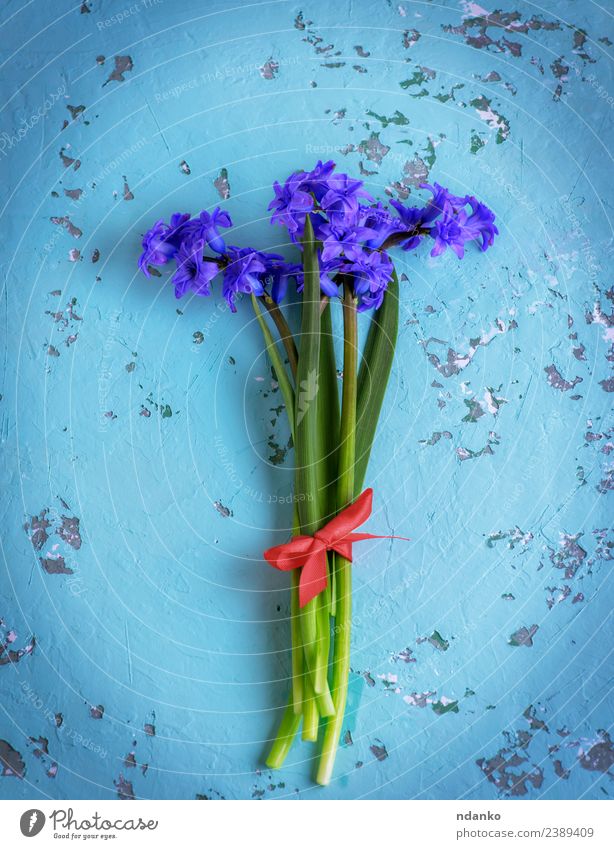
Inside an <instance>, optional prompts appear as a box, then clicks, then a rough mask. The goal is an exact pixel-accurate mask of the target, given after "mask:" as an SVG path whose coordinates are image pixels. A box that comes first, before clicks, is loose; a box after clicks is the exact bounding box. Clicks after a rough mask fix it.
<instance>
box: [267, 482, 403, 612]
mask: <svg viewBox="0 0 614 849" xmlns="http://www.w3.org/2000/svg"><path fill="white" fill-rule="evenodd" d="M372 501H373V490H372V489H365V491H364V492H363V493H362V495H359V496H358V498H357V499H356V501H354V502H352V504H349V505H348V506H347V507H346V508H345V509H344V510H342V511H341V513H339V514H338V515H337V516H335V518H334V519H331V521H330V522H328V524H326V525H324V527H323V528H321V529H320V530H319V531H316V532H315V534H314V535H313V536H306V535H303V534H301V535H300V536H295V537H292V539H291V540H290V542H285V543H283V544H282V545H275V546H273V548H268V549H267V550H266V551H265V552H264V558H265V560H266V561H267V562H268V563H270V564H271V566H274V567H275V569H281V570H282V571H283V572H288V571H290V570H291V569H299V568H301V567H302V571H301V577H300V580H299V588H298V596H299V604H300V606H301V607H304V606H305V605H306V604H307V602H309V601H311V599H312V598H315V597H316V596H317V595H319V593H321V592H322V591H323V590H325V589H326V584H327V568H326V552H327V551H335V552H337V554H340V555H341V557H345V559H346V560H349V561H351V560H352V543H355V542H361V541H362V540H365V539H405V540H406V539H407V537H395V536H388V535H385V536H379V535H377V534H366V533H353V531H354V529H355V528H357V527H359V526H360V525H362V524H363V523H364V522H366V521H367V519H368V518H369V516H370V515H371V504H372Z"/></svg>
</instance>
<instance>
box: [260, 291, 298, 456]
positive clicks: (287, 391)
mask: <svg viewBox="0 0 614 849" xmlns="http://www.w3.org/2000/svg"><path fill="white" fill-rule="evenodd" d="M252 306H253V307H254V312H255V313H256V318H257V319H258V324H259V325H260V329H261V330H262V335H263V336H264V342H265V345H266V351H267V354H268V355H269V357H270V358H271V363H272V364H273V368H274V369H275V376H276V378H277V382H278V383H279V388H280V390H281V394H282V397H283V399H284V404H285V405H286V414H287V416H288V424H289V425H290V433H291V434H292V438H293V439H294V432H295V427H294V392H293V391H292V386H291V384H290V379H289V378H288V375H287V374H286V369H285V368H284V364H283V362H282V359H281V357H280V356H279V351H278V350H277V345H276V344H275V341H274V339H273V336H272V335H271V331H270V330H269V327H268V325H267V323H266V321H265V320H264V316H263V315H262V312H261V311H260V307H259V306H258V300H257V298H256V296H255V295H252Z"/></svg>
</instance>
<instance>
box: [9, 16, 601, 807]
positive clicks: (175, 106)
mask: <svg viewBox="0 0 614 849" xmlns="http://www.w3.org/2000/svg"><path fill="white" fill-rule="evenodd" d="M549 5H550V6H551V7H552V8H551V9H550V10H549V11H548V10H546V11H544V10H542V9H541V8H538V7H537V6H535V5H533V4H531V3H528V2H521V3H518V4H513V5H512V4H506V5H505V6H504V13H502V14H500V15H499V17H496V18H490V19H488V18H485V17H484V14H485V13H484V11H483V10H480V8H479V7H478V6H476V5H474V4H469V3H461V4H459V3H456V2H442V3H438V4H434V3H433V4H431V3H418V2H409V0H401V2H385V0H380V2H375V1H374V2H368V1H367V0H358V1H357V0H355V1H354V2H353V3H344V2H342V3H335V4H332V5H331V4H329V3H325V2H322V1H321V0H311V2H306V3H305V4H304V5H302V4H295V3H292V2H285V0H279V2H264V3H253V4H240V3H235V4H229V3H226V2H219V3H218V2H208V3H206V4H201V3H197V2H194V0H188V2H184V3H181V4H176V3H171V2H168V0H167V1H166V2H154V0H152V2H145V0H140V2H136V3H135V4H134V5H133V6H129V7H128V12H129V14H128V15H127V17H126V18H125V19H124V20H122V21H119V20H118V19H117V18H115V19H113V17H112V16H113V15H117V13H118V12H125V11H126V6H125V5H124V4H121V3H103V2H98V0H86V2H84V3H83V5H82V7H81V8H79V4H76V5H75V3H72V2H67V0H62V2H53V3H52V2H50V0H47V2H41V3H37V4H36V5H35V6H34V5H33V4H31V3H30V4H28V3H24V2H22V0H20V2H7V3H5V4H4V5H3V9H2V13H1V20H2V24H1V26H2V28H1V30H0V31H1V32H2V34H3V38H2V68H1V70H0V73H1V79H2V87H3V98H2V106H3V108H2V122H1V129H2V133H3V135H2V136H0V147H2V150H1V151H0V153H1V162H2V165H3V169H4V173H5V175H6V176H5V177H4V179H3V183H2V195H3V213H2V228H3V233H4V245H5V248H4V251H3V255H2V260H1V271H2V280H3V296H2V299H1V305H2V306H1V309H2V328H3V331H2V339H3V342H2V345H3V358H2V363H3V371H2V374H3V377H2V387H1V392H2V400H1V401H0V434H1V438H2V446H3V456H4V461H3V463H2V472H1V474H2V510H1V513H2V526H3V527H2V531H3V533H2V553H3V560H2V571H1V575H2V578H1V589H0V602H1V608H0V616H1V617H2V629H3V631H2V633H3V635H4V636H3V641H4V643H5V645H6V649H5V651H4V652H3V654H2V655H1V656H0V661H6V660H7V659H9V655H8V651H9V650H10V651H12V652H14V653H15V654H12V655H10V661H11V662H10V663H4V665H2V666H1V667H0V692H1V693H2V697H1V703H0V708H1V710H0V740H2V741H5V742H3V743H1V744H0V747H2V748H1V752H2V756H3V757H4V759H5V764H4V765H5V770H4V771H5V772H7V771H8V770H7V768H6V764H7V762H10V764H11V765H12V767H13V769H14V770H16V771H18V772H22V773H23V778H22V779H19V778H16V777H15V776H14V775H4V776H2V777H0V795H1V796H2V797H6V798H28V797H40V798H45V797H51V798H71V797H76V798H109V797H115V796H116V795H117V794H118V793H119V794H120V795H121V796H124V797H125V796H128V797H129V796H131V795H135V796H136V797H144V798H187V799H192V798H194V797H195V796H197V795H199V796H207V797H210V798H217V797H218V796H223V797H226V798H235V797H239V798H243V797H247V798H249V797H255V798H258V797H265V798H273V797H274V798H279V797H296V796H298V797H300V798H306V797H308V798H309V797H323V798H335V797H343V798H356V797H369V798H375V797H379V798H398V797H401V798H403V797H418V798H455V797H458V798H481V799H482V798H483V799H492V798H497V797H498V796H510V795H516V796H518V795H523V794H526V797H527V798H533V799H538V798H549V799H554V798H579V797H582V798H597V799H600V798H605V797H607V796H611V795H612V794H613V793H614V786H613V784H612V766H613V764H614V751H613V748H612V745H611V743H610V741H609V737H608V736H607V732H608V730H609V729H610V727H611V725H612V720H613V706H614V697H613V691H612V659H611V645H612V622H611V617H612V612H611V609H612V575H611V572H612V533H611V530H609V529H608V516H611V500H610V499H611V492H610V490H611V489H612V480H613V478H612V459H611V458H612V455H611V453H610V452H611V450H612V427H613V426H612V419H611V418H608V414H609V411H610V408H611V398H612V395H611V392H612V388H613V384H612V374H611V364H612V336H611V334H612V330H611V324H612V298H613V296H612V289H611V288H610V289H609V291H608V287H611V281H610V280H609V279H608V270H609V265H610V263H611V244H612V242H611V235H612V234H611V222H610V214H611V197H612V180H611V174H612V169H611V160H610V157H609V155H608V153H607V149H606V140H607V138H608V134H611V131H612V94H613V92H614V87H613V85H612V63H611V58H610V52H611V41H614V30H613V28H612V23H611V15H610V14H609V13H608V12H607V9H603V8H602V7H599V6H597V5H596V4H593V3H583V4H580V3H575V2H564V0H559V2H556V3H554V4H549ZM610 8H611V7H610ZM130 10H132V11H130ZM127 57H129V58H127ZM82 107H84V108H82ZM35 115H38V117H37V118H36V119H35V118H34V116H35ZM20 128H22V130H23V132H22V133H19V130H20ZM5 134H6V135H5ZM610 137H611V136H610ZM328 156H332V157H333V158H335V159H336V160H337V161H338V162H339V163H340V165H342V166H343V167H344V170H348V171H349V172H351V173H353V174H355V175H357V174H358V173H359V171H360V170H361V169H362V172H363V174H365V180H366V183H367V185H368V188H369V189H370V190H371V191H372V192H373V193H374V194H376V195H377V196H378V197H380V198H382V199H385V197H386V195H390V194H391V195H392V196H398V195H400V196H404V195H406V194H407V193H408V192H411V194H412V195H415V194H416V192H419V190H417V189H416V184H417V183H419V182H421V181H422V180H423V179H424V178H425V177H426V174H427V172H430V177H431V179H436V180H438V181H439V182H442V183H444V184H446V185H450V187H452V188H454V189H456V190H457V191H458V192H459V193H462V192H464V191H471V192H474V193H476V194H477V195H478V196H480V197H482V198H483V199H484V200H485V201H486V202H487V203H488V204H489V205H490V206H492V207H493V208H494V209H495V211H496V213H497V216H498V221H499V223H500V230H501V236H500V239H499V241H498V243H497V244H496V245H495V247H494V249H493V250H492V251H489V252H488V253H487V254H486V255H480V254H479V253H478V252H477V251H475V250H471V251H470V254H469V256H468V257H467V258H466V260H465V261H464V262H463V263H462V265H461V264H459V263H457V261H456V260H455V258H454V257H452V256H446V257H444V258H443V259H442V260H439V261H434V260H431V259H430V258H428V256H427V255H426V252H422V253H420V254H418V255H415V256H414V255H403V256H399V257H398V267H399V271H401V272H404V273H405V274H406V275H407V278H408V279H407V280H406V281H405V282H404V285H403V301H402V326H401V333H400V340H399V347H398V354H397V359H396V365H395V368H394V372H393V375H392V379H391V385H390V390H389V393H388V396H387V400H386V404H385V409H384V415H383V422H382V425H381V427H380V432H379V437H378V441H377V444H376V447H375V451H374V455H373V461H372V466H371V474H370V476H369V482H370V483H371V484H372V485H373V486H374V487H375V488H376V492H377V501H376V510H375V516H374V518H373V520H372V522H371V525H370V527H371V528H372V530H376V531H380V532H381V533H388V532H390V533H394V532H396V533H404V534H411V536H412V538H413V542H412V544H411V546H410V547H406V546H405V544H402V543H391V542H387V541H382V542H381V543H377V544H376V543H374V544H372V545H370V546H364V547H363V548H362V549H361V550H360V552H358V551H357V559H356V565H355V569H354V574H355V584H356V588H355V630H354V638H353V669H354V673H353V679H352V687H351V710H350V713H349V715H348V717H347V729H348V730H350V732H351V738H352V744H351V745H346V746H345V747H343V748H342V750H341V751H340V754H339V757H338V767H337V773H336V780H335V781H334V783H333V784H332V785H331V786H330V787H329V788H328V789H326V790H322V789H318V788H315V787H314V786H313V784H312V783H311V781H310V774H311V764H310V758H311V757H312V756H313V754H314V750H313V749H312V748H311V747H310V746H308V745H306V744H297V745H295V747H294V749H293V750H292V753H291V757H290V759H289V763H288V766H287V767H286V768H284V769H283V770H282V771H281V772H280V773H279V774H276V775H271V774H270V773H269V772H267V771H266V770H265V771H262V772H260V771H258V767H259V764H260V760H261V754H262V751H263V747H264V742H263V741H265V740H266V739H267V738H268V737H269V736H270V734H271V732H272V730H273V728H274V726H275V723H276V721H277V718H278V716H279V710H280V706H281V705H282V703H283V701H284V699H285V694H286V680H285V679H286V677H287V675H288V668H289V657H288V652H287V645H288V641H289V634H288V626H287V619H286V617H287V613H288V594H287V589H286V581H285V578H284V576H283V575H280V574H277V573H275V572H274V571H273V570H272V569H270V568H268V567H267V566H265V565H264V564H263V563H262V562H261V561H260V560H259V557H260V553H261V552H262V551H263V549H264V548H265V547H267V546H268V545H271V544H273V543H274V542H278V541H281V540H283V539H284V538H285V533H286V531H285V528H287V526H288V524H289V521H290V507H289V505H288V504H286V503H284V501H283V500H284V499H286V498H287V497H288V495H289V493H290V487H291V480H292V470H291V462H292V454H291V452H285V447H287V441H288V434H287V431H286V429H285V427H284V424H283V420H281V419H280V418H279V415H278V412H273V411H272V410H273V409H274V408H276V407H278V406H279V404H280V403H281V402H280V400H279V392H278V391H276V390H275V387H274V386H272V385H271V373H270V369H269V366H268V365H267V363H266V362H265V360H264V358H263V355H262V353H261V347H262V346H261V343H260V339H259V336H258V332H257V329H256V327H255V326H254V324H253V321H252V319H251V315H250V314H249V311H248V309H247V305H244V306H243V307H242V309H241V310H240V313H239V315H237V316H232V315H231V314H230V313H229V312H228V311H227V310H225V309H224V307H223V303H222V301H221V300H220V299H218V298H216V299H212V300H210V301H203V300H200V301H197V300H193V301H183V302H180V303H177V302H176V301H175V300H174V296H173V292H172V289H171V288H170V287H169V286H167V285H163V281H161V280H155V279H154V280H153V281H152V282H148V281H146V280H145V279H144V278H142V277H141V276H137V273H136V271H135V262H136V258H137V255H138V250H139V239H140V234H141V233H142V232H143V230H144V229H146V227H147V226H149V224H150V223H151V222H152V221H153V220H154V219H155V218H157V217H160V216H168V214H169V213H170V212H171V211H174V210H176V209H182V210H183V209H186V210H191V211H193V212H195V211H198V210H200V209H201V208H203V207H211V206H212V205H214V204H215V203H218V202H220V194H221V195H225V194H227V191H226V188H227V187H226V183H225V182H224V177H225V176H226V177H227V181H228V185H229V192H230V195H229V197H228V198H227V199H225V200H224V202H223V205H224V207H225V208H227V209H228V210H229V211H230V213H231V215H232V217H233V220H234V221H235V224H236V227H235V233H234V239H233V240H234V241H235V242H237V243H239V244H248V243H249V244H255V245H258V246H263V247H267V248H271V249H273V248H274V246H275V245H276V241H277V240H280V238H281V236H280V233H281V231H279V230H276V229H273V228H271V227H269V225H268V223H267V220H266V215H265V208H266V204H267V202H268V200H269V198H270V194H271V190H270V186H271V183H272V181H273V180H274V179H275V178H282V177H284V176H285V175H286V174H287V173H288V172H289V171H290V170H292V169H293V168H296V167H299V166H303V165H306V166H309V165H311V164H312V163H313V162H314V161H315V160H316V159H317V158H320V157H323V158H326V157H328ZM223 169H226V170H225V172H224V171H223ZM216 181H217V182H216ZM66 216H69V219H68V221H69V224H70V227H73V226H74V227H75V228H78V231H80V232H78V231H75V230H73V231H72V232H70V229H69V226H68V224H67V220H66V218H65V217H66ZM54 219H55V221H56V223H54ZM76 252H78V253H76ZM98 256H99V258H98V260H97V262H94V261H93V259H94V258H96V257H98ZM178 308H179V309H178ZM200 334H202V336H201V335H200ZM608 334H609V336H608ZM608 381H609V382H608ZM273 420H274V421H275V423H274V424H273V423H272V422H273ZM284 455H285V456H284ZM376 470H377V471H376ZM608 502H609V507H610V510H609V513H608ZM33 517H34V518H33ZM47 523H48V525H47ZM60 558H63V560H60ZM61 570H64V571H63V572H62V571H61ZM68 570H70V573H68ZM34 643H35V644H34ZM514 643H516V645H514ZM43 738H44V739H43ZM347 742H349V740H348V741H347ZM7 759H8V761H7ZM134 763H136V765H134Z"/></svg>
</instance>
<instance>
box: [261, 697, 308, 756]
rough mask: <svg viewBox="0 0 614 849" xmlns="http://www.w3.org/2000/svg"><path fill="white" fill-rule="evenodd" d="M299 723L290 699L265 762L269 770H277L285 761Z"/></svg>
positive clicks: (299, 720) (299, 719)
mask: <svg viewBox="0 0 614 849" xmlns="http://www.w3.org/2000/svg"><path fill="white" fill-rule="evenodd" d="M300 723H301V717H300V716H297V714H295V713H294V710H293V708H292V699H290V700H289V701H288V705H287V707H286V710H285V711H284V715H283V718H282V720H281V722H280V724H279V730H278V732H277V736H276V737H275V739H274V740H273V745H272V746H271V749H270V751H269V754H268V755H267V759H266V761H265V763H266V765H267V766H268V767H269V768H270V769H279V767H280V766H281V765H282V764H283V762H284V761H285V759H286V756H287V754H288V752H289V751H290V746H291V745H292V741H293V740H294V738H295V737H296V732H297V731H298V727H299V725H300Z"/></svg>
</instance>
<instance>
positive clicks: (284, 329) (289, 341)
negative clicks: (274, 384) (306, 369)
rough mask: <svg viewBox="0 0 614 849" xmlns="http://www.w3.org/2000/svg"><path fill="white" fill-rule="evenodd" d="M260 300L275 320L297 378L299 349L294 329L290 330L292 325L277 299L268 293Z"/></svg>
mask: <svg viewBox="0 0 614 849" xmlns="http://www.w3.org/2000/svg"><path fill="white" fill-rule="evenodd" d="M260 300H261V301H262V303H263V304H264V305H265V307H266V308H267V310H268V312H269V315H270V316H271V318H272V319H273V321H274V322H275V326H276V327H277V330H278V331H279V338H280V339H281V341H282V343H283V346H284V348H285V349H286V354H287V357H288V362H289V363H290V371H291V372H292V377H293V378H294V379H295V380H296V371H297V368H298V351H297V349H296V343H295V341H294V336H293V335H292V331H291V330H290V326H289V324H288V322H287V321H286V318H285V316H284V314H283V313H282V311H281V310H280V309H279V307H278V305H277V304H276V303H275V301H273V300H271V298H269V296H268V295H263V296H262V297H261V298H260Z"/></svg>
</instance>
